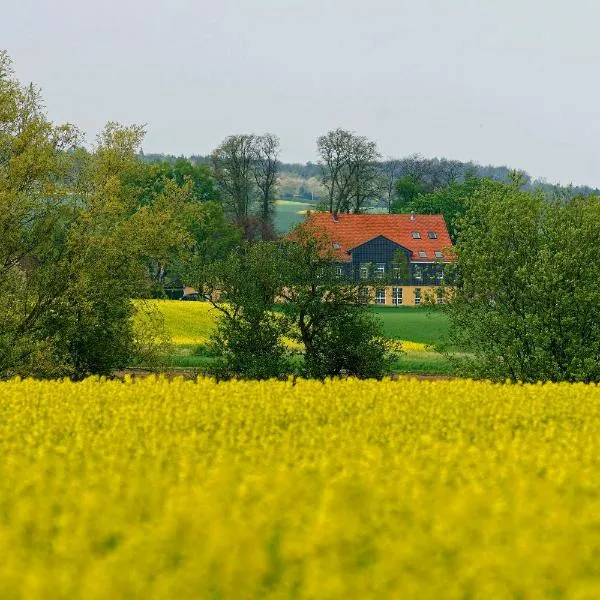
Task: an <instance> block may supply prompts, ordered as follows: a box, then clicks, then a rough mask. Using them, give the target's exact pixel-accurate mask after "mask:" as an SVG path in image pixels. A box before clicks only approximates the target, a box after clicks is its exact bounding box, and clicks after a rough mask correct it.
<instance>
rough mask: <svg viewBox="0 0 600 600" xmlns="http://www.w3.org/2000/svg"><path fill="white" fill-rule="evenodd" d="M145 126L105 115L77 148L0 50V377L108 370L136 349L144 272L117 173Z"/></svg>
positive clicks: (128, 199)
mask: <svg viewBox="0 0 600 600" xmlns="http://www.w3.org/2000/svg"><path fill="white" fill-rule="evenodd" d="M143 133H144V131H143V128H142V127H137V126H132V127H122V126H120V125H118V124H116V123H109V124H107V126H106V127H105V128H104V130H103V131H102V133H101V134H100V135H99V136H98V139H97V143H96V146H95V148H94V151H93V152H86V151H84V150H82V149H81V148H80V143H81V139H80V136H79V134H78V132H77V131H76V130H75V129H74V128H73V127H71V126H68V125H63V126H54V125H52V124H51V123H50V122H49V121H48V119H47V118H46V116H45V114H44V112H43V110H42V103H41V99H40V97H39V93H38V91H37V90H36V89H35V88H34V87H33V86H28V87H26V86H22V85H21V84H20V83H19V82H18V80H17V79H16V78H15V76H14V74H13V71H12V68H11V63H10V60H9V59H8V56H7V55H6V54H5V53H2V54H0V153H1V160H0V231H2V235H0V377H6V376H10V375H13V374H21V375H36V376H40V377H43V376H45V377H50V376H51V377H56V376H64V375H67V376H71V377H73V378H82V377H84V376H86V375H88V374H90V373H98V374H108V373H110V372H111V371H112V370H113V369H115V368H118V367H121V366H125V365H126V364H127V363H128V362H129V361H130V360H131V359H132V357H133V356H134V354H135V351H136V341H135V336H134V332H133V322H132V316H133V307H132V305H131V302H130V298H131V296H132V295H133V294H134V292H136V291H141V290H142V289H143V288H144V286H145V284H146V279H145V276H144V275H145V274H144V272H143V269H142V268H141V256H140V253H141V247H142V244H140V243H139V239H140V237H141V236H140V235H139V233H140V232H138V231H135V229H136V228H134V227H132V222H133V221H134V220H135V219H136V211H135V200H134V198H133V197H132V196H131V194H130V193H129V192H128V190H127V188H126V187H125V186H124V185H123V183H122V179H121V177H122V175H123V174H124V173H126V172H128V171H129V170H130V169H131V168H132V167H133V165H134V164H135V163H136V152H137V150H138V148H139V145H140V143H141V140H142V137H143Z"/></svg>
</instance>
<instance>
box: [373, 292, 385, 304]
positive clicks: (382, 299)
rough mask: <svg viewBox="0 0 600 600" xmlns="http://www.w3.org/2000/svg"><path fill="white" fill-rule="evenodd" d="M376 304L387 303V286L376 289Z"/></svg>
mask: <svg viewBox="0 0 600 600" xmlns="http://www.w3.org/2000/svg"><path fill="white" fill-rule="evenodd" d="M375 304H385V288H377V289H376V290H375Z"/></svg>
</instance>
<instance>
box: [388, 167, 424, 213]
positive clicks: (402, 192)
mask: <svg viewBox="0 0 600 600" xmlns="http://www.w3.org/2000/svg"><path fill="white" fill-rule="evenodd" d="M395 188H396V190H395V191H396V193H395V197H394V199H393V200H392V203H391V206H390V212H392V213H405V212H410V207H411V203H412V202H413V200H415V198H417V196H418V195H419V194H422V193H423V192H424V191H425V189H426V188H425V185H424V184H422V183H421V182H419V181H418V180H416V179H415V178H414V177H412V176H411V175H405V176H404V177H402V178H400V179H398V181H396V185H395Z"/></svg>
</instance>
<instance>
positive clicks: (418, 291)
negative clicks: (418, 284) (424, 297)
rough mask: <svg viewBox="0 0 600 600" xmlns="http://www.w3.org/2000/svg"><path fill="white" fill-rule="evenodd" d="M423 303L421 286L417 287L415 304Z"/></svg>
mask: <svg viewBox="0 0 600 600" xmlns="http://www.w3.org/2000/svg"><path fill="white" fill-rule="evenodd" d="M419 304H421V288H415V306H418V305H419Z"/></svg>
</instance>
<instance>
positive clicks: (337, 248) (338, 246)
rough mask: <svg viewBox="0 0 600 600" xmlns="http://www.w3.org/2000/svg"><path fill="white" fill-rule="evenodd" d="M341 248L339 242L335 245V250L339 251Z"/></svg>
mask: <svg viewBox="0 0 600 600" xmlns="http://www.w3.org/2000/svg"><path fill="white" fill-rule="evenodd" d="M340 248H341V246H340V245H339V244H338V243H337V242H335V243H334V244H333V249H334V250H339V249H340Z"/></svg>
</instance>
